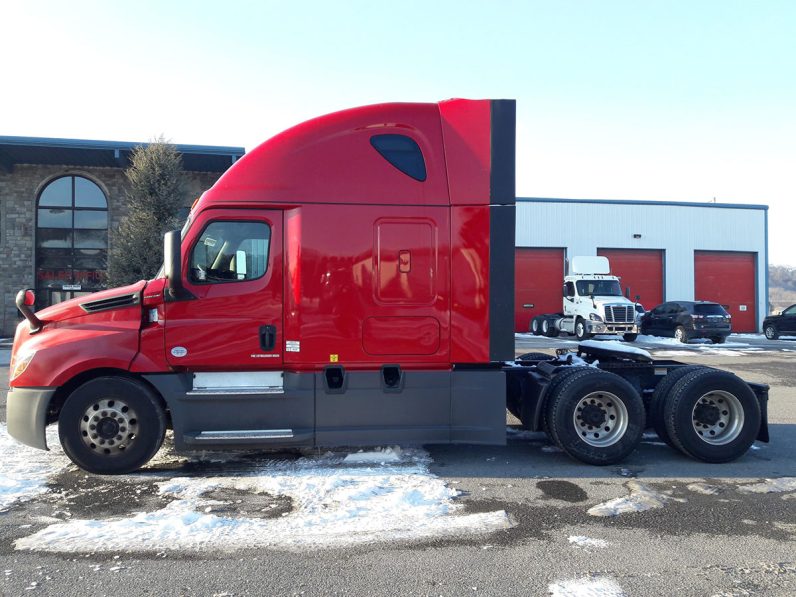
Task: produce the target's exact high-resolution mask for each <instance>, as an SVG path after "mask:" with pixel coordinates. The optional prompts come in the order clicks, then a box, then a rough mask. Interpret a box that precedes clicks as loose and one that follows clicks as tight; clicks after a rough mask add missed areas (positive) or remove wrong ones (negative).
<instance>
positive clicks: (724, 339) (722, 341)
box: [711, 336, 727, 344]
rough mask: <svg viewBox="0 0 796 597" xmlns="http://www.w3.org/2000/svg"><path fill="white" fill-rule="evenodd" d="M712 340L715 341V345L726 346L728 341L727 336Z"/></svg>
mask: <svg viewBox="0 0 796 597" xmlns="http://www.w3.org/2000/svg"><path fill="white" fill-rule="evenodd" d="M711 340H713V344H724V343H725V342H726V341H727V336H716V337H715V338H711Z"/></svg>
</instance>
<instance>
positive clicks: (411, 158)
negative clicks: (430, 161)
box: [370, 135, 426, 182]
mask: <svg viewBox="0 0 796 597" xmlns="http://www.w3.org/2000/svg"><path fill="white" fill-rule="evenodd" d="M370 144H371V145H372V146H373V148H374V149H375V150H376V151H378V152H379V153H380V154H381V156H382V157H383V158H384V159H385V160H387V161H388V162H390V163H391V164H392V165H393V166H395V167H396V168H398V170H400V171H401V172H403V173H404V174H406V175H407V176H410V177H411V178H414V179H415V180H417V181H419V182H423V181H424V180H426V162H425V161H424V160H423V152H422V151H420V146H419V145H418V144H417V143H415V140H414V139H412V138H410V137H407V136H406V135H373V136H372V137H371V138H370Z"/></svg>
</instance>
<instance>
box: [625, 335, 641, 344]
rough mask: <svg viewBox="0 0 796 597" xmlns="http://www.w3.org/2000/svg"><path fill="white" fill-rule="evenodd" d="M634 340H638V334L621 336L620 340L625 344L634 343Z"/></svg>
mask: <svg viewBox="0 0 796 597" xmlns="http://www.w3.org/2000/svg"><path fill="white" fill-rule="evenodd" d="M636 338H638V334H625V335H624V336H622V339H623V340H624V341H625V342H635V341H636Z"/></svg>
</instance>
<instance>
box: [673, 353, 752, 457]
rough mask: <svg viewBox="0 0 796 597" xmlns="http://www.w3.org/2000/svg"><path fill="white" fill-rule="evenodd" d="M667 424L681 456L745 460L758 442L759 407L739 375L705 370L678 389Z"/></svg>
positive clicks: (697, 372) (682, 381) (696, 373)
mask: <svg viewBox="0 0 796 597" xmlns="http://www.w3.org/2000/svg"><path fill="white" fill-rule="evenodd" d="M663 419H664V424H665V425H666V430H667V432H668V433H669V436H670V437H671V439H672V442H673V443H674V445H675V446H676V447H677V448H678V449H679V450H680V451H681V452H683V454H686V455H687V456H691V457H692V458H696V459H698V460H703V461H705V462H713V463H720V462H730V461H732V460H735V459H737V458H739V457H740V456H742V455H744V454H745V453H746V452H747V450H749V447H750V446H751V445H752V444H753V443H754V441H755V439H756V438H757V434H758V431H759V430H760V419H761V415H760V404H759V403H758V401H757V398H756V397H755V395H754V392H752V390H751V388H750V387H749V386H748V385H746V383H745V382H744V381H743V380H742V379H740V378H739V377H737V376H736V375H733V374H732V373H729V372H727V371H717V370H715V369H708V368H705V369H702V370H700V371H693V372H691V373H689V374H688V375H686V376H684V377H683V378H682V379H680V381H678V382H677V383H676V384H675V385H674V387H673V388H672V390H671V393H670V395H669V398H668V399H667V400H666V403H665V405H664V413H663Z"/></svg>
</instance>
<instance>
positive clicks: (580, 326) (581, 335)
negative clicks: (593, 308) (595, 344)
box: [575, 317, 591, 340]
mask: <svg viewBox="0 0 796 597" xmlns="http://www.w3.org/2000/svg"><path fill="white" fill-rule="evenodd" d="M575 337H576V338H577V339H578V340H588V339H589V338H591V334H590V333H589V332H587V331H586V322H585V321H584V320H583V319H582V318H580V317H578V319H577V320H576V321H575Z"/></svg>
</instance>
